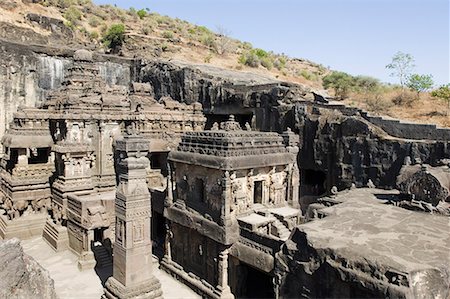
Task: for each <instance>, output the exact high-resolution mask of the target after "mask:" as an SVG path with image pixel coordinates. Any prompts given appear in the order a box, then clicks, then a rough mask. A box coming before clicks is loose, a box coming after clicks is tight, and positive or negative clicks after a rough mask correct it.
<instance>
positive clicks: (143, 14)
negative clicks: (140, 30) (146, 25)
mask: <svg viewBox="0 0 450 299" xmlns="http://www.w3.org/2000/svg"><path fill="white" fill-rule="evenodd" d="M136 13H137V15H138V17H139V19H141V20H142V19H143V18H145V17H146V16H147V12H146V11H145V9H140V10H138V11H137V12H136Z"/></svg>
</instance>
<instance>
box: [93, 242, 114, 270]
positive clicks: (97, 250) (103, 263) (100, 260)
mask: <svg viewBox="0 0 450 299" xmlns="http://www.w3.org/2000/svg"><path fill="white" fill-rule="evenodd" d="M92 252H93V253H94V256H95V260H96V261H97V267H98V268H106V267H111V266H112V264H113V261H112V257H111V254H110V253H109V252H108V250H106V248H105V246H103V245H102V243H100V242H96V243H94V245H93V246H92Z"/></svg>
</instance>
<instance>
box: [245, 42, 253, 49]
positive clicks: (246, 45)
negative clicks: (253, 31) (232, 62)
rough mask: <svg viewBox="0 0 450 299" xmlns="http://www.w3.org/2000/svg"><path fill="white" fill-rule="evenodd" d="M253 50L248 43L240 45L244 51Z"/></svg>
mask: <svg viewBox="0 0 450 299" xmlns="http://www.w3.org/2000/svg"><path fill="white" fill-rule="evenodd" d="M252 48H253V45H252V44H251V43H249V42H243V43H242V49H244V50H251V49H252Z"/></svg>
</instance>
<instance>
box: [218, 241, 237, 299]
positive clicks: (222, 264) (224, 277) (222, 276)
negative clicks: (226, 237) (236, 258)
mask: <svg viewBox="0 0 450 299" xmlns="http://www.w3.org/2000/svg"><path fill="white" fill-rule="evenodd" d="M217 269H218V272H219V273H218V274H219V280H218V285H217V289H218V290H219V294H218V295H219V296H220V298H226V299H234V295H233V293H231V289H230V286H229V285H228V249H225V250H223V251H222V252H221V253H220V254H219V260H218V267H217Z"/></svg>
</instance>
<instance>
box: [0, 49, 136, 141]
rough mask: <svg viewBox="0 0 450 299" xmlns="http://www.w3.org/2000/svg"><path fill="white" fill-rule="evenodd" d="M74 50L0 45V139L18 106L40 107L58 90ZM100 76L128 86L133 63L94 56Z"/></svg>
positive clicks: (115, 58)
mask: <svg viewBox="0 0 450 299" xmlns="http://www.w3.org/2000/svg"><path fill="white" fill-rule="evenodd" d="M73 53H74V51H73V50H67V49H57V48H50V47H43V46H25V45H21V44H15V43H10V42H5V41H1V43H0V61H1V64H0V139H1V137H2V136H3V134H4V132H5V130H6V129H7V128H8V126H9V123H10V122H11V121H12V118H13V114H14V113H15V112H16V111H17V108H18V107H19V106H28V107H39V106H40V105H41V104H42V102H43V101H44V100H45V98H46V96H47V95H48V93H49V91H51V90H53V89H56V88H58V87H60V86H61V82H62V81H63V79H64V76H65V74H66V72H67V67H68V66H70V64H71V63H72V62H73ZM96 56H97V57H96V61H98V62H97V63H98V64H99V67H100V75H101V76H102V77H103V78H104V79H105V80H106V82H108V83H109V84H118V85H124V86H128V85H129V84H130V82H131V81H133V79H134V76H135V75H134V74H135V73H136V71H135V70H134V61H133V60H128V59H121V58H117V57H107V56H101V55H96Z"/></svg>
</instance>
